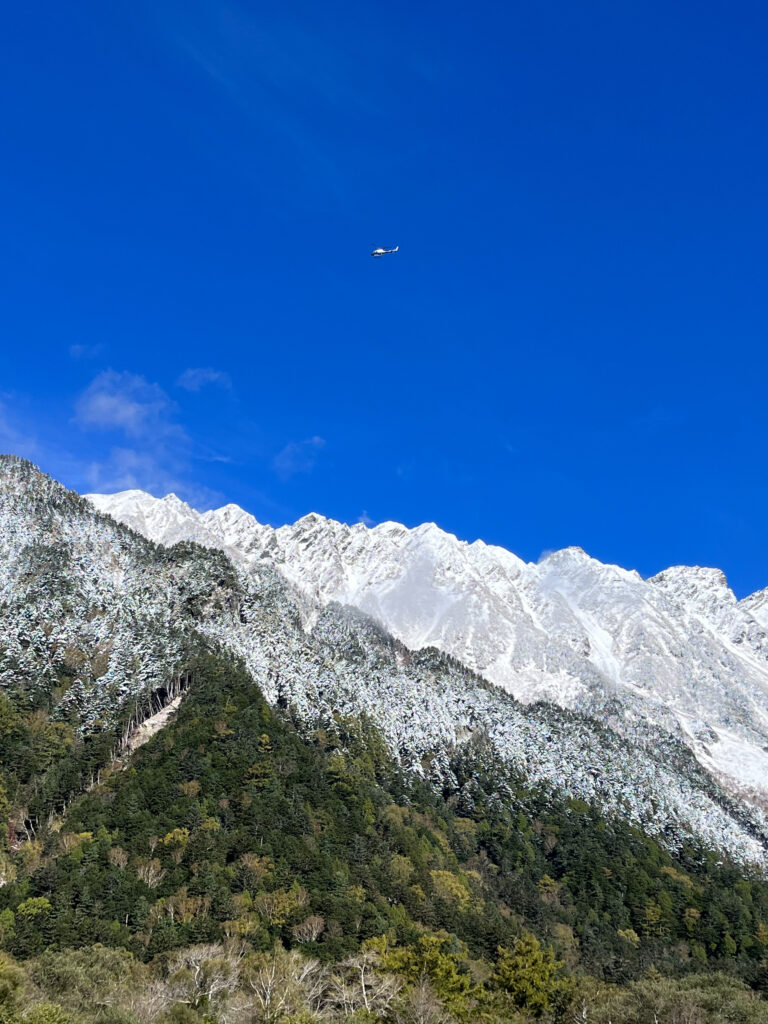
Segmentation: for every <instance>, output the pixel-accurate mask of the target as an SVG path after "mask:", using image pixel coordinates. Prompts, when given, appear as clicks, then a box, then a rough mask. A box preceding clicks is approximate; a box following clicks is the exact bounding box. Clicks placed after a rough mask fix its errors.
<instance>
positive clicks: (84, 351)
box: [69, 344, 104, 359]
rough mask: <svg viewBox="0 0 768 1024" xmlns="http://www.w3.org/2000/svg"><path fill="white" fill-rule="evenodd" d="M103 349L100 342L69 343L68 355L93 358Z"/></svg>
mask: <svg viewBox="0 0 768 1024" xmlns="http://www.w3.org/2000/svg"><path fill="white" fill-rule="evenodd" d="M103 351H104V346H103V345H102V344H98V345H70V346H69V355H70V357H71V358H72V359H95V358H96V357H97V356H100V355H101V354H102V352H103Z"/></svg>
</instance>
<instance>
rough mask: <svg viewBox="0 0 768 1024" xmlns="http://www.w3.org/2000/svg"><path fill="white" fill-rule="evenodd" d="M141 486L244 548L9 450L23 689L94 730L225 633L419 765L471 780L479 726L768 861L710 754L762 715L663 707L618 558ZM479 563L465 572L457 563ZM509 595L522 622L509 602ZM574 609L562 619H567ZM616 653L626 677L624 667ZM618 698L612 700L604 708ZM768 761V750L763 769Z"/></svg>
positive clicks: (581, 788)
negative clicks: (646, 674)
mask: <svg viewBox="0 0 768 1024" xmlns="http://www.w3.org/2000/svg"><path fill="white" fill-rule="evenodd" d="M121 499H122V510H123V513H124V514H125V515H126V517H127V516H128V515H131V516H132V517H133V520H132V521H133V522H134V523H135V524H143V528H147V524H150V523H152V524H154V526H153V529H156V530H158V531H168V533H167V536H168V539H172V538H173V539H175V538H178V536H179V534H180V533H181V534H182V535H184V536H191V535H192V531H193V530H196V531H199V532H197V533H196V534H195V537H196V539H197V540H200V541H204V542H207V543H210V545H211V547H212V548H216V547H217V546H222V545H225V546H226V548H227V549H229V550H231V551H235V550H236V551H237V552H238V562H239V565H238V566H237V567H236V566H235V565H234V564H233V563H232V561H230V559H229V558H227V557H226V555H224V554H223V553H222V552H221V551H218V550H210V549H208V548H205V547H201V546H199V544H197V543H189V542H187V541H185V542H182V543H177V544H175V545H174V546H172V547H166V546H164V545H161V544H158V543H155V542H153V541H151V540H148V539H146V538H144V537H142V536H141V535H140V534H138V533H136V532H133V530H131V529H129V528H128V527H127V526H125V525H121V524H119V523H118V522H116V521H115V519H113V518H110V517H108V516H104V515H101V514H99V513H98V512H97V511H96V510H95V509H94V504H99V503H100V504H101V505H102V507H104V506H105V505H106V503H107V502H106V501H104V500H102V501H101V502H98V501H96V500H94V502H93V503H89V502H86V501H85V500H83V499H82V498H81V497H79V496H78V495H76V494H73V493H72V492H70V491H67V490H65V489H64V488H63V487H61V486H60V485H59V484H56V483H55V482H54V481H52V480H50V479H49V478H48V477H46V476H44V475H43V474H42V473H40V472H39V471H38V470H37V469H35V467H33V466H31V465H30V464H29V463H27V462H25V461H23V460H20V459H15V458H11V457H0V569H1V570H2V571H0V690H4V691H6V692H10V693H11V694H12V695H13V696H14V698H15V699H16V700H18V701H21V702H22V703H24V702H28V704H29V706H30V707H31V706H41V705H44V706H50V707H51V708H52V711H53V714H54V715H56V716H60V717H67V718H69V719H72V718H74V717H76V718H78V719H79V721H80V723H81V727H82V729H83V730H84V731H89V730H92V729H100V728H116V727H119V728H120V729H123V728H125V726H126V723H129V722H130V721H132V720H133V721H135V720H137V719H138V720H140V719H142V718H144V717H145V716H146V711H147V710H148V709H151V707H153V706H155V707H156V706H157V703H158V701H160V702H161V703H162V702H165V700H166V699H167V697H168V696H172V695H175V694H177V693H178V692H179V689H180V685H179V680H180V679H182V678H184V679H186V675H187V673H188V671H189V669H190V666H191V665H193V664H194V661H195V659H196V657H197V654H198V653H199V651H200V650H201V649H203V648H207V649H210V648H211V647H212V646H213V647H214V649H218V650H221V651H223V652H225V653H226V652H232V653H234V654H236V655H238V656H239V657H240V658H242V660H243V661H244V663H245V664H246V666H247V667H248V669H249V671H250V673H251V675H252V677H253V679H254V681H255V682H256V683H258V685H259V686H260V687H261V688H262V690H263V692H264V693H265V695H266V696H267V698H268V699H269V700H270V701H272V702H273V703H275V704H277V705H278V706H291V707H292V708H293V710H294V712H295V714H296V716H297V720H299V721H302V722H303V723H305V725H306V726H307V727H308V728H316V727H318V726H320V725H323V726H326V727H327V726H329V725H331V724H332V722H333V720H334V716H336V715H339V714H340V715H342V716H359V715H360V714H365V715H367V716H368V717H369V718H370V720H371V721H372V722H373V723H375V724H376V726H377V727H378V728H379V729H380V731H381V733H382V735H383V737H384V738H385V740H386V742H387V743H388V745H389V747H390V749H391V751H392V754H393V756H394V757H395V758H397V759H398V760H399V761H400V763H401V764H402V765H403V766H404V767H405V768H407V769H408V770H410V771H413V772H416V773H419V774H422V775H425V776H427V777H428V778H430V779H431V780H433V781H434V782H435V783H437V784H440V785H442V786H448V787H450V786H451V785H452V784H453V783H454V782H455V780H454V779H453V776H452V771H451V757H452V752H453V751H454V750H455V748H456V747H457V745H459V744H462V743H466V742H468V741H471V739H472V738H473V737H478V738H482V739H483V742H484V743H490V744H491V747H492V749H493V751H494V752H495V754H497V755H500V756H501V757H502V758H503V759H504V760H505V761H506V763H507V764H509V765H511V766H513V767H514V768H515V769H516V770H517V771H518V772H519V774H520V776H521V778H522V779H524V780H526V781H527V782H528V783H529V784H531V785H540V786H543V787H546V788H550V789H553V790H556V791H557V792H559V793H563V794H567V795H570V796H572V797H577V798H580V799H583V800H587V801H590V802H593V803H596V804H599V805H600V806H602V807H603V808H604V809H605V810H606V811H608V812H609V813H611V812H612V813H615V814H618V815H621V816H622V817H625V818H627V819H628V820H629V821H631V822H633V823H635V824H637V825H639V826H642V827H643V828H644V829H645V830H646V831H647V832H648V833H649V834H652V835H655V836H658V837H659V839H660V840H661V841H663V842H664V843H665V844H667V845H668V846H670V847H672V848H678V847H679V846H680V845H681V844H683V843H684V842H686V841H687V840H688V839H689V838H690V837H692V836H693V837H695V838H696V839H697V840H698V841H700V842H701V843H703V844H704V845H705V846H707V847H713V848H718V849H721V850H724V851H727V852H729V853H730V854H731V855H732V856H733V857H735V858H736V859H738V860H740V861H742V862H755V863H760V864H762V865H764V866H768V819H766V816H765V814H764V813H763V812H762V811H761V810H760V808H759V807H758V806H750V805H748V804H746V803H745V802H744V801H742V800H740V799H738V798H734V797H731V796H729V795H728V794H727V793H726V792H725V791H724V790H723V789H722V788H721V787H720V786H719V785H718V783H717V781H716V779H715V777H714V775H715V774H717V773H719V769H720V763H721V760H720V759H719V757H718V754H717V753H710V754H709V755H708V756H709V757H710V758H711V759H712V766H711V771H712V774H710V773H709V772H708V771H706V770H705V768H704V767H702V764H700V763H699V762H697V761H696V759H695V758H694V757H693V756H692V754H691V746H693V745H694V744H700V745H705V746H707V749H708V750H710V751H712V749H713V745H714V748H717V747H718V744H720V745H722V746H721V748H720V749H722V750H724V751H726V752H727V750H728V744H738V743H739V742H743V741H742V737H741V732H740V731H739V729H738V728H736V727H735V726H734V725H733V724H732V725H728V724H723V725H722V726H718V729H715V728H708V727H706V725H704V724H702V722H700V720H699V718H700V716H698V717H697V716H693V717H690V718H687V719H685V722H686V729H685V730H684V729H683V728H682V726H679V725H676V728H677V733H674V732H673V731H671V730H670V729H666V728H661V727H659V726H658V725H657V724H655V722H654V721H652V719H651V718H650V717H649V716H648V715H645V709H646V707H647V704H646V703H643V701H642V699H641V696H642V688H641V687H640V686H639V684H638V683H637V682H635V681H633V676H632V672H631V671H630V669H631V668H632V666H631V659H630V660H629V661H628V659H627V657H626V656H625V654H624V653H623V652H622V649H621V647H620V646H617V640H616V635H617V634H616V630H617V629H618V625H619V623H620V624H621V625H622V626H624V625H626V623H625V616H623V615H622V612H621V609H619V610H618V611H615V612H610V609H603V608H601V607H600V600H599V595H600V590H601V587H600V580H599V577H600V575H601V568H600V564H599V563H597V562H594V560H592V559H589V558H588V557H587V556H586V555H585V554H584V553H583V552H578V551H574V550H571V549H569V551H567V552H560V553H557V554H556V555H553V556H551V557H550V558H549V559H546V560H545V561H544V562H542V564H541V565H540V566H533V567H531V566H526V565H525V564H524V563H523V562H521V561H520V560H519V559H516V558H515V557H514V556H513V555H510V554H509V553H508V552H504V551H501V549H492V548H488V547H487V546H486V545H465V544H462V543H461V542H459V541H457V540H456V539H455V538H452V537H450V536H449V535H447V534H444V533H442V532H441V531H439V530H438V529H437V527H435V526H426V527H421V528H419V529H417V530H412V531H409V530H406V529H405V528H404V527H398V526H396V525H395V524H385V526H384V527H377V528H376V530H371V531H367V530H366V528H365V527H359V526H356V527H347V526H343V525H341V524H338V523H335V524H334V523H328V522H327V521H326V520H323V519H321V517H319V516H312V517H305V519H304V520H301V521H300V522H299V523H298V524H296V526H295V527H288V528H281V530H277V531H275V530H271V529H270V528H268V527H261V526H259V524H256V525H255V526H254V524H253V522H252V521H251V520H250V519H249V517H247V516H246V515H245V513H242V514H241V513H240V511H239V510H237V509H234V508H232V507H229V508H228V509H226V510H223V511H222V510H220V512H217V513H207V514H206V519H205V521H204V522H201V520H202V519H203V517H202V516H198V515H197V514H196V513H193V514H192V519H193V522H192V524H191V525H190V526H189V528H187V526H184V521H185V519H186V518H187V516H188V515H189V514H190V513H191V510H186V509H185V508H184V507H183V503H181V502H179V501H178V499H176V498H174V499H172V500H170V501H167V502H161V503H159V504H155V503H154V502H155V500H154V499H149V500H146V499H144V498H141V497H140V496H137V494H136V493H135V492H133V493H132V494H131V495H129V497H128V498H126V497H125V496H124V495H123V496H121ZM182 527H183V529H182ZM377 531H378V532H377ZM372 535H375V542H372V541H371V536H372ZM318 550H319V551H320V552H321V554H322V557H320V556H318V555H317V552H318ZM316 556H317V557H316ZM305 564H308V565H309V566H310V567H311V571H309V570H308V571H307V572H306V574H304V573H303V572H302V566H303V565H305ZM377 567H380V571H378V570H377ZM604 568H606V569H607V571H608V576H607V583H606V586H607V587H608V588H609V591H610V592H611V593H612V594H614V596H615V597H616V599H617V601H618V602H619V604H621V605H622V607H623V608H624V610H625V611H626V612H627V613H628V614H629V613H630V612H631V613H633V614H635V615H637V614H639V612H638V602H639V607H641V608H645V607H646V605H645V604H643V602H650V606H651V607H656V606H655V605H654V604H653V600H652V595H654V594H657V593H658V594H663V588H662V587H660V586H658V585H656V584H643V581H642V580H640V579H639V577H636V576H635V575H634V574H627V573H624V572H623V570H618V569H612V568H611V567H604ZM465 572H466V573H467V574H468V579H469V582H468V584H467V587H466V589H465V590H464V591H463V590H462V588H461V587H460V586H459V583H458V582H457V574H463V573H465ZM331 587H336V588H338V589H339V590H340V591H342V592H343V594H344V596H345V598H346V596H347V595H348V594H361V595H363V594H366V593H367V594H369V595H370V598H371V600H372V601H373V600H375V602H376V607H377V608H378V609H379V612H380V613H381V610H382V609H383V610H385V611H386V610H389V611H391V613H392V614H393V615H394V614H395V613H396V611H397V609H398V600H396V599H395V596H394V595H398V594H399V595H402V597H403V599H404V600H407V601H408V602H409V605H408V607H409V611H410V613H411V614H412V615H413V616H414V617H415V618H416V620H417V621H416V624H415V625H414V626H413V628H414V629H415V630H418V635H419V636H422V637H425V638H427V637H431V636H433V635H434V634H435V631H438V633H440V635H443V632H444V631H445V630H446V629H447V626H448V625H450V627H451V628H452V629H455V630H458V629H459V627H461V630H462V639H463V642H464V644H465V645H466V650H467V651H470V652H471V651H472V650H475V649H476V647H477V646H478V645H480V644H481V643H488V644H490V645H491V651H490V653H491V655H492V656H493V657H494V658H495V659H496V660H497V661H498V662H499V664H500V665H502V666H504V665H505V664H506V665H507V666H514V667H515V670H516V671H517V670H518V669H519V671H520V673H521V674H523V673H525V672H527V673H528V676H527V685H529V686H530V687H531V691H530V693H529V695H528V696H529V697H530V698H531V699H532V698H533V697H535V693H534V691H533V687H534V685H535V683H536V680H545V681H547V682H548V683H549V685H550V686H551V690H552V694H553V695H559V696H561V697H562V698H563V700H564V701H567V702H569V703H571V704H572V705H574V706H576V705H578V706H579V707H582V708H584V709H586V712H587V713H585V711H584V710H575V709H573V708H562V707H558V706H557V705H556V704H551V703H544V702H542V701H541V700H538V701H536V702H534V703H528V704H523V703H521V702H519V701H518V700H517V699H516V698H515V697H514V696H513V695H512V694H511V693H510V692H509V690H510V689H512V687H511V686H508V687H507V688H506V689H505V688H502V687H498V686H494V685H491V684H490V683H488V682H487V681H486V680H485V679H483V678H482V677H481V676H480V675H478V674H476V673H475V672H473V671H472V670H471V669H470V668H468V667H467V666H466V665H464V664H462V663H461V662H460V661H459V660H457V659H456V658H452V657H449V656H448V655H446V654H444V653H441V652H440V651H439V650H437V649H436V647H435V646H432V647H426V648H424V649H421V650H412V649H410V648H409V647H408V646H406V645H404V644H403V643H402V642H400V641H399V640H398V639H397V638H396V637H395V636H393V635H392V632H391V631H387V629H385V628H384V627H383V626H382V625H380V624H379V623H378V622H377V621H376V620H375V619H373V618H371V617H370V616H368V615H366V614H364V613H363V612H362V611H360V610H359V609H357V608H354V607H351V606H350V605H342V604H341V603H339V602H338V601H335V600H332V599H330V598H328V597H327V590H328V589H330V588H331ZM344 588H346V589H344ZM637 588H641V589H640V590H639V591H638V589H637ZM642 588H646V589H642ZM313 593H314V595H315V597H316V598H317V599H318V600H317V601H316V602H315V603H314V604H313V601H314V598H313V597H312V594H313ZM489 594H490V595H492V596H491V597H489V596H488V595H489ZM435 595H437V596H439V598H440V600H439V601H438V600H437V599H436V597H435ZM664 600H665V601H667V600H669V599H668V598H666V597H665V598H664ZM509 603H512V606H513V607H514V609H515V610H516V615H518V616H519V620H518V619H516V618H515V617H514V616H511V614H507V618H506V619H503V616H504V614H506V612H505V610H507V609H508V604H509ZM310 612H311V614H310ZM609 612H610V614H613V615H615V616H616V617H617V622H614V620H613V619H611V618H610V615H609ZM690 614H691V615H693V612H691V613H690ZM499 617H501V618H502V619H503V622H502V626H503V627H504V629H505V630H506V632H505V633H504V636H507V637H511V638H512V640H513V641H514V644H513V645H512V646H511V647H509V648H504V647H503V645H502V647H501V648H499V647H498V646H497V644H496V639H495V637H494V636H493V630H494V629H495V623H496V620H497V618H499ZM726 617H727V616H726ZM630 618H631V615H630ZM696 621H699V620H698V619H697V620H696ZM703 621H704V620H702V630H703V629H704V627H703ZM728 621H729V622H730V620H728ZM707 622H709V620H707ZM308 623H309V625H308ZM407 626H408V620H407V618H404V619H403V620H402V621H401V627H402V628H403V629H405V628H406V627H407ZM632 628H633V629H635V632H634V633H633V632H632V629H630V633H629V635H630V636H636V630H637V628H639V627H638V626H637V624H635V626H634V627H632ZM645 628H646V629H650V627H648V626H646V627H645ZM707 628H708V629H709V626H708V627H707ZM713 628H714V627H713ZM555 629H558V630H559V629H562V631H563V632H562V635H560V636H554V637H553V638H552V639H550V632H551V631H554V630H555ZM489 634H491V635H490V639H489ZM445 635H453V634H445ZM619 635H622V636H623V634H620V633H619ZM706 635H709V634H706ZM677 642H680V641H679V639H678V641H677ZM750 642H751V641H750ZM659 644H661V641H659ZM595 647H601V650H600V651H599V654H593V649H594V648H595ZM734 647H735V649H736V650H738V645H737V644H736V643H735V640H734ZM484 656H485V655H484ZM592 658H595V659H598V658H599V663H598V662H597V661H593V660H591V659H592ZM613 658H615V659H616V663H617V664H618V665H619V666H620V667H621V671H622V673H628V675H627V680H628V681H627V682H623V683H620V682H615V681H613V680H611V679H609V677H608V674H607V673H608V672H609V671H611V672H612V671H614V668H613V667H612V666H614V662H613V661H612V660H611V659H613ZM755 658H756V659H757V654H755ZM628 665H629V667H627V666H628ZM515 678H516V676H515ZM636 691H639V692H640V696H638V692H636ZM590 702H592V703H590ZM597 703H599V706H600V708H601V713H600V715H599V716H598V717H595V716H594V715H591V714H590V713H588V712H590V711H591V710H592V707H593V705H595V706H596V705H597ZM659 706H660V707H661V706H662V705H661V703H659ZM168 713H170V712H168ZM677 713H678V715H682V713H683V711H682V709H680V708H678V709H677ZM670 717H671V719H672V720H673V721H674V722H675V723H677V718H675V715H674V714H673V713H672V712H670ZM159 724H160V720H159V719H155V721H154V723H151V724H150V725H148V729H151V728H153V727H154V726H159ZM726 730H728V731H726ZM681 737H685V738H686V739H687V741H688V743H686V742H683V740H682V739H681ZM715 740H716V741H717V742H715ZM479 749H482V747H479ZM726 760H727V758H726ZM715 768H716V769H717V773H716V772H715ZM759 772H760V768H759V765H758V764H757V762H755V763H754V764H753V766H752V768H750V774H749V779H750V780H753V779H754V778H755V777H756V776H758V775H759Z"/></svg>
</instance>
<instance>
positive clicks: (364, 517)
mask: <svg viewBox="0 0 768 1024" xmlns="http://www.w3.org/2000/svg"><path fill="white" fill-rule="evenodd" d="M357 521H358V523H362V524H363V526H369V527H370V526H375V525H376V520H375V519H371V517H370V516H369V515H368V513H367V512H366V510H365V509H363V511H362V512H361V513H360V515H359V516H358V517H357Z"/></svg>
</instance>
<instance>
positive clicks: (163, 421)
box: [75, 370, 184, 438]
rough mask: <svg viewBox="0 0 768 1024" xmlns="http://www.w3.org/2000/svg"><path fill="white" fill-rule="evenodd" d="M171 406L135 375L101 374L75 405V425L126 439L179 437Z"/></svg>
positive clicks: (159, 390)
mask: <svg viewBox="0 0 768 1024" xmlns="http://www.w3.org/2000/svg"><path fill="white" fill-rule="evenodd" d="M174 408H175V407H174V405H173V403H172V402H171V400H170V399H169V398H168V396H167V395H166V393H165V392H164V391H163V389H162V388H161V387H160V386H159V385H158V384H153V383H151V382H149V381H148V380H147V379H146V378H145V377H140V376H139V375H138V374H135V373H126V372H117V371H115V370H104V372H103V373H100V374H98V376H96V377H94V379H93V380H92V381H91V383H90V384H89V385H88V387H87V388H86V389H85V391H84V392H83V393H82V395H80V397H79V398H78V400H77V403H76V405H75V421H76V423H77V424H78V425H79V426H80V427H83V428H84V429H87V430H112V431H119V432H121V433H124V434H125V435H126V436H127V437H133V438H146V437H149V436H152V437H153V438H157V437H164V436H168V435H170V434H175V435H177V436H181V435H183V434H184V431H183V430H182V428H181V427H180V426H179V425H178V424H176V423H174V422H173V420H172V415H173V412H174Z"/></svg>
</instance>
